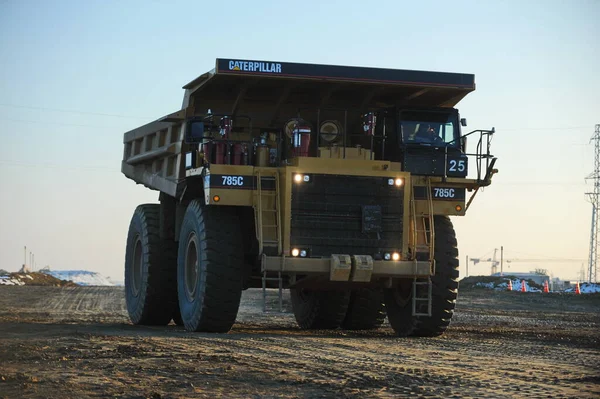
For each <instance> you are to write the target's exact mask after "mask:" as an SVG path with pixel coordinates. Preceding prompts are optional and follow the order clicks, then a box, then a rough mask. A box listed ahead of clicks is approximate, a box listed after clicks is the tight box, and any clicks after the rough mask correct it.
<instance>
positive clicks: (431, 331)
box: [385, 216, 458, 337]
mask: <svg viewBox="0 0 600 399" xmlns="http://www.w3.org/2000/svg"><path fill="white" fill-rule="evenodd" d="M434 226H435V248H434V250H435V254H434V256H435V263H436V267H435V275H433V276H432V277H431V283H432V303H431V309H432V310H431V312H432V314H431V317H424V316H413V315H412V295H413V293H412V281H408V280H407V281H405V282H404V283H401V284H400V286H399V287H395V288H391V289H387V290H385V307H386V310H387V315H388V320H389V321H390V324H391V326H392V328H393V329H394V331H395V332H396V334H397V335H398V336H409V335H412V336H421V337H436V336H439V335H442V334H443V333H444V332H445V331H446V329H447V328H448V326H449V325H450V320H451V319H452V316H453V314H454V308H455V307H456V298H457V296H458V249H457V242H456V233H455V232H454V227H453V226H452V222H451V221H450V218H449V217H447V216H434Z"/></svg>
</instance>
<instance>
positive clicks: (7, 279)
mask: <svg viewBox="0 0 600 399" xmlns="http://www.w3.org/2000/svg"><path fill="white" fill-rule="evenodd" d="M0 285H41V286H52V287H76V286H77V284H75V283H74V282H72V281H66V280H60V279H58V278H56V277H53V276H51V275H49V274H45V273H8V275H7V276H2V277H0Z"/></svg>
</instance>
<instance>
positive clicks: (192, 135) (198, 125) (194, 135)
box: [185, 119, 204, 143]
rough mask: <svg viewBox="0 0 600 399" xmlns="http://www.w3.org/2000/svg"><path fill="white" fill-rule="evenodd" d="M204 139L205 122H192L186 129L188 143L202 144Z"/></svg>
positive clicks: (188, 123)
mask: <svg viewBox="0 0 600 399" xmlns="http://www.w3.org/2000/svg"><path fill="white" fill-rule="evenodd" d="M203 137H204V122H202V121H199V120H193V119H192V120H190V121H188V122H187V126H186V129H185V142H186V143H201V142H202V138H203Z"/></svg>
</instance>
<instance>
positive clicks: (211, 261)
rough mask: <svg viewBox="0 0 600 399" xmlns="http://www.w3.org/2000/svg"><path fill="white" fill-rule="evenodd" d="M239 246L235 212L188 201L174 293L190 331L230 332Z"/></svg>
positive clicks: (238, 287) (237, 293)
mask: <svg viewBox="0 0 600 399" xmlns="http://www.w3.org/2000/svg"><path fill="white" fill-rule="evenodd" d="M243 255H244V254H243V245H242V237H241V227H240V222H239V219H238V217H237V215H236V214H235V213H234V209H233V208H227V207H220V206H204V205H202V203H201V202H200V201H198V200H194V201H192V202H191V203H190V204H189V205H188V207H187V210H186V212H185V216H184V218H183V223H182V226H181V233H180V235H179V251H178V256H177V292H178V296H179V309H180V313H181V319H182V321H183V324H184V326H185V328H186V330H188V331H204V332H220V333H224V332H228V331H229V330H230V329H231V327H232V326H233V324H234V323H235V319H236V317H237V312H238V309H239V306H240V299H241V295H242V278H243V265H244V256H243Z"/></svg>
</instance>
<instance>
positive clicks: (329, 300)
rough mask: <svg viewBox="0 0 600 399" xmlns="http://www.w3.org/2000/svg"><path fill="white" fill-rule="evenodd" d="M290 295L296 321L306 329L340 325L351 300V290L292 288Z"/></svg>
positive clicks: (330, 327)
mask: <svg viewBox="0 0 600 399" xmlns="http://www.w3.org/2000/svg"><path fill="white" fill-rule="evenodd" d="M290 296H291V299H292V309H293V311H294V316H295V317H296V322H297V323H298V326H299V327H300V328H302V329H305V330H317V329H335V328H338V327H340V325H341V324H342V322H343V321H344V317H345V316H346V311H347V309H348V302H349V301H350V292H349V291H309V290H305V289H298V288H291V289H290Z"/></svg>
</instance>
